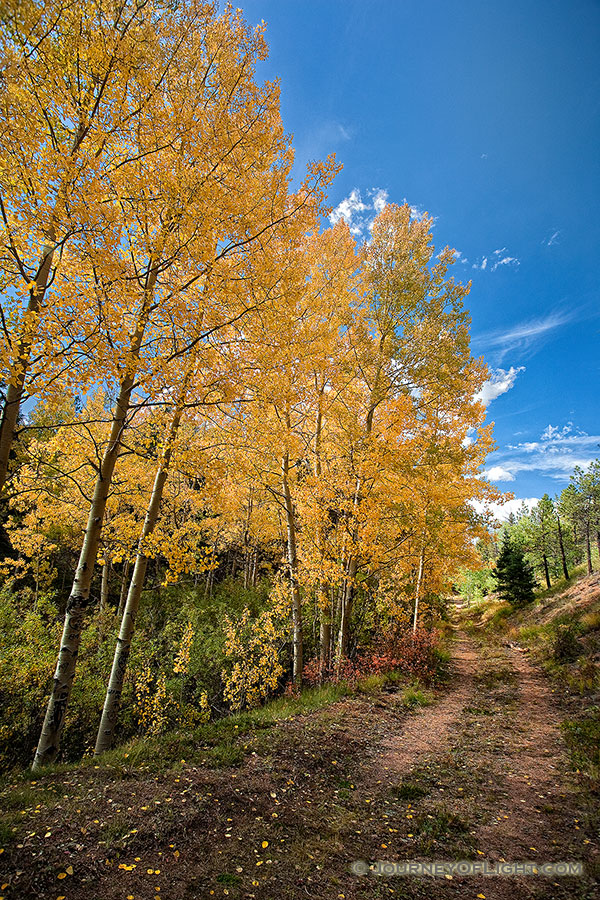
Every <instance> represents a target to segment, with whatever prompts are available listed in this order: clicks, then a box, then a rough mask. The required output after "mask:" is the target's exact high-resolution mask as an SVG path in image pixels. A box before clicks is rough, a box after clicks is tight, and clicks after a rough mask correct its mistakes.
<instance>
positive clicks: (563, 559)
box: [556, 516, 569, 581]
mask: <svg viewBox="0 0 600 900" xmlns="http://www.w3.org/2000/svg"><path fill="white" fill-rule="evenodd" d="M556 521H557V523H558V545H559V547H560V558H561V562H562V570H563V575H564V576H565V579H566V580H567V581H568V580H569V570H568V568H567V557H566V554H565V544H564V541H563V533H562V528H561V525H560V518H559V517H558V516H557V517H556Z"/></svg>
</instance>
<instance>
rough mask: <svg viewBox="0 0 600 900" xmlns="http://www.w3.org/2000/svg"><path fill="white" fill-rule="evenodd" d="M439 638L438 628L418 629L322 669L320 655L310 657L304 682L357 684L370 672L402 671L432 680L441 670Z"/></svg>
mask: <svg viewBox="0 0 600 900" xmlns="http://www.w3.org/2000/svg"><path fill="white" fill-rule="evenodd" d="M439 649H440V640H439V635H438V633H437V632H436V631H427V630H426V629H423V628H421V629H419V630H418V631H417V632H416V633H415V634H413V633H412V632H409V633H408V634H403V635H401V636H399V637H394V638H392V639H390V640H387V641H386V642H385V643H383V644H381V645H380V646H379V647H376V648H374V649H372V650H368V651H364V652H363V653H359V654H357V656H356V657H355V658H354V659H348V658H344V659H342V660H341V661H340V663H339V664H338V665H336V666H332V667H331V668H329V669H326V670H324V671H321V665H320V660H319V659H318V657H315V658H314V659H311V660H310V661H309V662H308V663H307V664H306V666H305V667H304V671H303V673H302V680H303V682H304V683H305V684H308V685H316V684H338V683H339V682H342V681H343V682H346V683H348V684H351V685H355V684H356V683H357V682H358V681H359V679H361V678H365V677H366V676H367V675H381V674H383V673H385V672H391V671H393V670H399V671H401V672H404V673H406V674H407V675H415V676H416V677H418V678H421V679H422V680H423V681H426V682H427V681H432V680H433V679H434V678H435V676H436V674H437V672H438V669H439Z"/></svg>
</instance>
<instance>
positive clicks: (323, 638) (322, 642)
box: [317, 581, 331, 684]
mask: <svg viewBox="0 0 600 900" xmlns="http://www.w3.org/2000/svg"><path fill="white" fill-rule="evenodd" d="M317 596H318V604H319V674H320V680H321V684H322V683H323V679H324V676H325V672H326V671H327V670H328V669H329V664H330V655H329V654H330V647H331V603H330V601H329V597H328V596H327V588H326V586H325V584H324V583H323V582H322V581H321V582H320V583H319V587H318V595H317Z"/></svg>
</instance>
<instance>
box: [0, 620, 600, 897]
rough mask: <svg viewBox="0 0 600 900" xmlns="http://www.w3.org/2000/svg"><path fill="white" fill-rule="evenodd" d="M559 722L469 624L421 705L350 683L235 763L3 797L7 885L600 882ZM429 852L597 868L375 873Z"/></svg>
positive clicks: (170, 890)
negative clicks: (357, 866)
mask: <svg viewBox="0 0 600 900" xmlns="http://www.w3.org/2000/svg"><path fill="white" fill-rule="evenodd" d="M560 721H561V711H560V708H559V704H558V701H557V700H556V699H555V695H554V694H553V693H552V688H551V686H550V683H549V682H548V681H547V680H546V678H545V677H544V676H543V675H542V674H541V673H540V672H538V670H537V669H536V668H535V667H534V666H533V664H532V663H531V662H530V661H529V660H528V658H526V656H525V655H524V654H522V653H520V652H519V651H518V649H512V648H507V647H499V646H491V645H487V644H480V643H478V642H475V641H472V640H471V639H469V638H467V637H465V636H462V635H461V636H459V638H458V639H457V641H456V642H455V645H454V651H453V667H452V673H451V677H450V678H449V680H448V681H447V683H446V684H445V685H444V686H443V687H441V688H439V689H438V690H437V691H436V696H435V699H434V702H433V703H432V704H431V705H429V706H424V707H421V708H418V709H416V710H412V711H411V710H407V709H406V707H405V705H404V704H403V702H402V691H401V690H400V689H397V690H387V691H381V692H379V693H376V694H374V695H366V694H358V695H355V696H352V697H348V698H346V699H345V700H343V701H340V702H337V703H334V704H332V705H331V706H329V707H327V708H325V709H322V710H320V711H318V712H314V713H311V714H309V715H304V716H297V717H295V718H294V719H292V720H288V721H285V722H281V723H280V724H278V725H276V726H271V727H269V728H265V729H262V730H257V731H255V732H254V733H253V734H252V735H251V736H250V737H248V736H247V735H246V736H243V737H242V738H241V739H240V747H241V749H242V750H243V753H244V758H243V761H242V763H241V765H240V766H238V767H235V768H234V767H230V768H221V769H208V768H207V767H206V765H200V764H198V763H197V762H194V761H191V762H190V761H187V762H186V761H183V762H182V763H181V764H180V765H179V766H178V767H177V769H176V770H172V771H168V772H164V773H158V774H156V773H152V771H147V770H144V769H139V768H138V769H134V768H133V767H131V768H127V767H126V766H122V767H120V768H119V767H115V766H112V767H110V768H108V767H97V768H92V767H86V768H80V769H75V770H70V771H67V772H65V773H62V774H54V775H47V776H43V777H40V778H39V779H38V780H37V781H36V782H35V783H34V784H32V785H31V787H30V786H29V783H24V782H19V783H18V784H16V785H15V786H14V788H13V789H12V792H8V793H7V794H6V800H7V802H8V800H10V799H11V798H12V801H11V804H10V805H11V806H12V811H10V812H7V813H6V815H5V816H4V818H3V823H4V824H3V826H2V827H3V830H2V832H0V834H1V835H3V836H4V838H7V840H6V841H5V842H3V843H2V842H0V847H1V848H2V850H3V852H2V853H1V854H0V879H1V883H0V887H1V890H0V898H2V897H4V898H6V900H9V898H19V900H21V898H23V900H25V898H34V897H35V898H41V897H43V898H50V900H58V898H65V900H84V898H86V900H88V898H91V897H92V898H96V900H127V898H133V900H155V898H160V900H195V898H198V900H200V898H202V900H204V898H211V897H218V898H222V897H229V898H232V900H233V898H235V900H238V898H239V900H241V898H244V900H292V898H294V900H295V898H298V897H307V898H313V900H325V898H327V900H329V898H339V900H354V898H367V900H371V898H380V897H405V898H415V900H416V898H432V897H435V898H442V900H443V898H465V900H471V898H473V900H475V898H482V897H483V898H485V900H508V898H510V900H521V898H523V900H525V898H527V900H530V898H539V900H542V898H544V900H562V898H579V900H586V898H594V897H600V891H598V888H597V882H596V880H595V877H594V875H596V877H597V875H598V872H599V871H600V868H599V866H598V858H599V852H600V851H599V846H598V843H597V838H596V836H595V835H594V833H593V832H592V821H593V816H592V815H591V812H590V808H589V803H590V798H589V797H588V796H587V795H586V794H585V793H584V792H583V791H582V790H580V786H579V784H578V780H577V775H576V773H574V772H573V771H572V770H571V768H570V765H569V762H568V759H567V755H566V751H565V747H564V745H563V741H562V736H561V730H560ZM25 784H26V788H27V790H26V791H25V788H24V785H25ZM19 792H21V793H19ZM21 797H22V798H23V804H22V806H20V807H18V808H15V798H19V800H18V802H20V798H21ZM0 802H1V800H0ZM13 829H14V830H13ZM4 838H3V840H4ZM416 860H421V861H432V860H450V861H458V860H470V861H472V862H473V861H476V862H478V863H480V864H483V862H484V861H487V863H488V865H490V866H492V865H498V864H499V863H500V862H501V861H508V862H519V861H524V860H527V861H534V862H536V863H538V864H541V863H542V862H559V861H563V860H567V861H572V862H580V861H581V862H583V864H584V874H583V875H581V876H577V877H561V876H558V877H555V876H551V877H548V876H543V875H533V874H531V875H517V876H502V877H500V876H497V875H489V876H484V875H472V876H465V875H460V874H459V873H458V872H457V871H456V870H453V874H450V872H447V873H446V876H445V877H444V876H443V875H442V876H441V877H433V876H428V875H426V876H415V875H407V876H405V875H389V874H387V873H386V874H374V871H373V867H374V866H376V865H377V862H378V861H385V862H389V863H400V862H403V861H416ZM355 861H363V862H364V867H363V868H364V869H365V870H366V871H365V874H355V873H354V872H353V871H352V864H353V863H354V862H355ZM379 871H384V870H382V869H379Z"/></svg>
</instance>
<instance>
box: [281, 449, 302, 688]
mask: <svg viewBox="0 0 600 900" xmlns="http://www.w3.org/2000/svg"><path fill="white" fill-rule="evenodd" d="M289 469H290V455H289V453H288V452H286V453H285V454H284V456H283V460H282V464H281V471H282V479H281V481H282V487H283V498H284V509H285V521H286V527H287V556H288V569H289V574H290V590H291V598H292V629H293V631H292V646H293V674H292V677H293V681H294V684H295V685H296V686H297V687H300V686H301V684H302V669H303V665H304V661H303V635H302V604H301V601H300V587H299V584H298V554H297V551H296V519H295V515H294V505H293V502H292V495H291V491H290V482H289Z"/></svg>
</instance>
